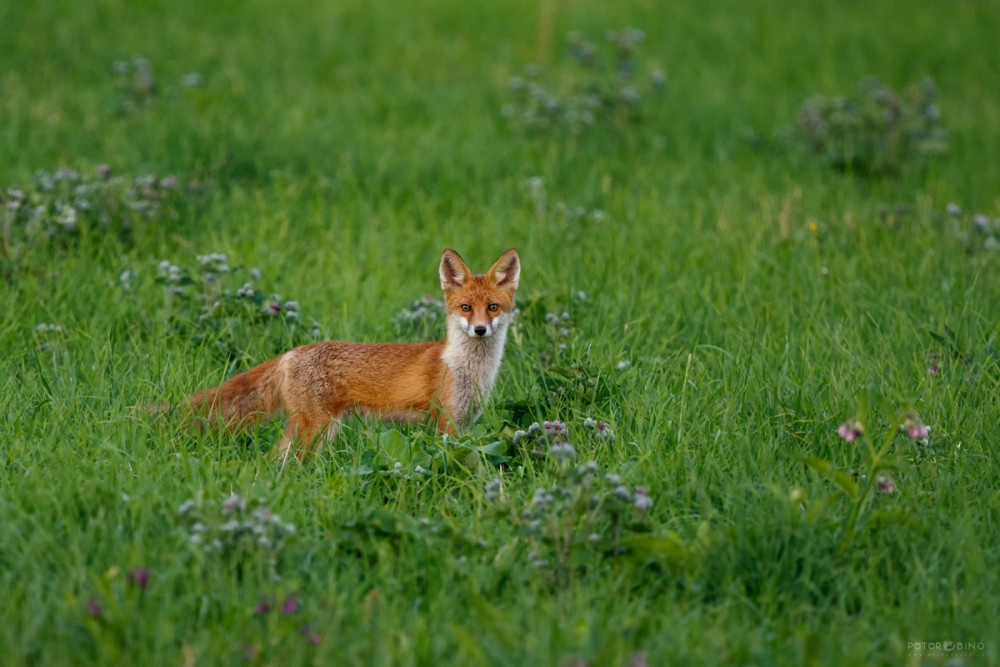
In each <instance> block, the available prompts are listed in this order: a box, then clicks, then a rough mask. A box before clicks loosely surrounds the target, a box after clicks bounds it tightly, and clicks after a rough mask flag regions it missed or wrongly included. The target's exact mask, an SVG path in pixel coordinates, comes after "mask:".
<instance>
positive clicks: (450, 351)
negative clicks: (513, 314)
mask: <svg viewBox="0 0 1000 667" xmlns="http://www.w3.org/2000/svg"><path fill="white" fill-rule="evenodd" d="M508 317H509V316H508V315H507V314H506V313H505V314H503V315H501V316H500V317H498V318H496V320H494V325H495V327H494V329H493V335H491V336H489V337H487V338H475V337H472V336H469V335H468V333H466V330H467V329H466V326H464V325H463V323H462V318H460V317H456V316H452V317H450V318H449V321H448V339H447V343H446V344H445V348H444V352H443V353H442V354H441V359H442V360H443V361H444V363H445V365H446V366H447V367H448V371H449V373H450V374H451V378H452V383H453V384H452V391H451V403H452V405H450V406H449V410H450V412H451V413H452V417H453V418H454V419H455V420H456V421H457V422H458V425H459V426H466V425H468V424H470V423H472V422H474V421H475V420H476V419H478V418H479V415H480V414H481V413H482V407H483V404H484V403H485V402H486V399H487V398H489V395H490V391H491V390H492V389H493V384H494V382H496V378H497V372H498V371H499V370H500V361H501V360H502V359H503V348H504V343H505V342H506V340H507V326H508Z"/></svg>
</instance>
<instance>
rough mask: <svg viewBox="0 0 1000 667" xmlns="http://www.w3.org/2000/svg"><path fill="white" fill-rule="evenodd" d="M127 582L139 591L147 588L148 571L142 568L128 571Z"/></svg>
mask: <svg viewBox="0 0 1000 667" xmlns="http://www.w3.org/2000/svg"><path fill="white" fill-rule="evenodd" d="M128 581H129V583H130V584H135V585H136V586H138V587H139V588H141V589H145V588H146V587H147V586H149V570H147V569H146V568H144V567H137V568H133V569H131V570H129V573H128Z"/></svg>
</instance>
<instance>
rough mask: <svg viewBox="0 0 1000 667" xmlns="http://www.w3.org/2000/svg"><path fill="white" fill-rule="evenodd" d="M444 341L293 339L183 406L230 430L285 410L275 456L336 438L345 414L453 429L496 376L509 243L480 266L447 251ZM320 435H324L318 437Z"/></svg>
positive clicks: (507, 303) (516, 269)
mask: <svg viewBox="0 0 1000 667" xmlns="http://www.w3.org/2000/svg"><path fill="white" fill-rule="evenodd" d="M439 274H440V279H441V290H442V292H443V293H444V297H445V312H446V332H445V338H444V340H440V341H432V342H420V343H356V342H348V341H339V340H331V341H324V342H318V343H312V344H310V345H303V346H301V347H296V348H293V349H291V350H289V351H288V352H285V353H283V354H280V355H278V356H277V357H275V358H274V359H271V360H270V361H265V362H264V363H262V364H260V365H259V366H256V367H255V368H252V369H250V370H249V371H246V372H245V373H241V374H239V375H236V376H234V377H232V378H230V379H229V380H227V381H226V382H224V383H223V384H221V385H219V386H217V387H212V388H210V389H204V390H202V391H199V392H197V393H195V394H193V395H191V396H190V397H189V398H188V399H187V402H186V409H187V410H188V411H189V412H190V413H193V414H194V415H196V416H198V417H200V419H201V421H202V422H207V423H209V424H214V425H217V426H221V427H222V428H224V429H225V430H228V431H237V430H241V429H246V428H250V427H252V426H254V425H256V424H258V423H260V422H262V421H263V420H266V419H271V418H276V417H278V416H279V415H281V414H282V413H283V414H284V416H285V418H286V420H287V423H286V425H285V429H284V433H283V435H282V438H281V441H280V444H279V445H278V450H277V452H276V453H277V455H278V456H279V457H280V458H281V459H282V461H286V460H287V459H288V456H289V453H290V452H292V451H293V450H294V452H295V456H296V458H298V459H299V460H302V459H303V457H304V456H305V454H306V453H307V452H309V451H310V450H312V449H313V448H314V447H315V448H316V450H317V451H318V450H319V448H321V447H322V445H323V443H324V442H329V441H332V440H333V439H334V438H335V436H336V434H337V431H338V430H339V428H340V427H341V424H342V422H343V420H344V419H345V418H347V417H350V416H366V417H374V418H377V419H381V420H383V421H390V422H421V421H423V422H427V423H432V424H433V425H434V426H436V428H437V431H438V432H439V433H442V434H450V435H456V434H458V433H459V432H460V431H461V430H463V429H464V428H466V427H468V426H469V425H470V424H471V423H473V422H475V421H476V420H477V419H478V418H479V417H480V415H481V414H482V409H483V406H484V405H485V403H486V401H487V399H488V398H489V395H490V393H491V391H492V389H493V385H494V383H495V382H496V377H497V373H498V372H499V370H500V362H501V359H502V358H503V351H504V344H505V342H506V339H507V332H508V329H509V327H510V324H511V318H512V317H513V312H514V297H515V294H516V292H517V287H518V282H519V279H520V275H521V259H520V256H519V255H518V253H517V250H516V249H514V248H511V249H510V250H507V251H506V252H504V253H503V254H502V255H500V257H499V259H497V260H496V262H494V263H493V265H492V266H491V267H490V269H489V271H487V272H486V273H485V274H482V275H475V274H473V272H472V270H471V269H470V268H469V265H468V264H466V263H465V260H463V259H462V257H461V256H460V255H459V254H458V253H457V252H455V251H454V250H451V249H446V250H444V251H443V252H442V254H441V263H440V266H439ZM317 443H318V444H317Z"/></svg>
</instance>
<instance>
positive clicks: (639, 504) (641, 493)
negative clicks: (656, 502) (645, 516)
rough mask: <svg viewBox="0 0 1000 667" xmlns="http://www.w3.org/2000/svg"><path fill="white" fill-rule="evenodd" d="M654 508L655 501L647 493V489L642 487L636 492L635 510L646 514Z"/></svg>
mask: <svg viewBox="0 0 1000 667" xmlns="http://www.w3.org/2000/svg"><path fill="white" fill-rule="evenodd" d="M652 506H653V499H652V498H650V497H649V495H648V494H647V493H646V489H644V488H642V487H641V486H640V487H638V488H637V489H636V490H635V508H636V509H637V510H639V511H640V512H645V511H646V510H648V509H649V508H650V507H652Z"/></svg>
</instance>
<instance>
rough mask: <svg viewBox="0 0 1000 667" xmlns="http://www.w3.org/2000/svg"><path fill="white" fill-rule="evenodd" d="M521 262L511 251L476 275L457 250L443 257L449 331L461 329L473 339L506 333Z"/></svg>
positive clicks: (445, 252)
mask: <svg viewBox="0 0 1000 667" xmlns="http://www.w3.org/2000/svg"><path fill="white" fill-rule="evenodd" d="M520 275H521V259H520V257H518V255H517V251H516V250H514V249H513V248H511V249H510V250H508V251H507V252H505V253H504V254H502V255H500V259H498V260H497V261H496V262H494V263H493V266H491V267H490V270H489V271H487V272H486V274H485V275H481V276H477V275H474V274H473V273H472V270H471V269H469V265H468V264H466V263H465V261H464V260H463V259H462V258H461V257H460V256H459V255H458V253H457V252H455V251H454V250H445V251H444V253H443V254H442V255H441V289H442V290H443V291H444V297H445V304H446V306H447V313H448V331H449V332H450V331H452V329H461V333H463V334H465V335H467V336H469V337H470V338H480V339H481V338H489V337H490V336H493V335H494V334H496V333H503V332H506V329H507V325H508V324H509V323H510V318H511V313H512V312H513V310H514V293H515V292H516V291H517V281H518V278H519V277H520Z"/></svg>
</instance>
